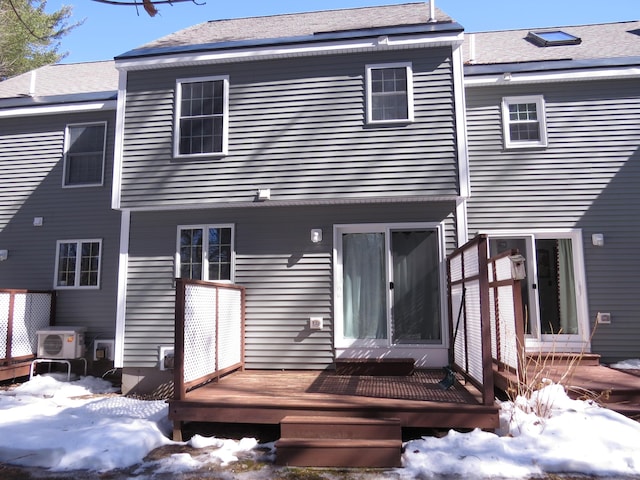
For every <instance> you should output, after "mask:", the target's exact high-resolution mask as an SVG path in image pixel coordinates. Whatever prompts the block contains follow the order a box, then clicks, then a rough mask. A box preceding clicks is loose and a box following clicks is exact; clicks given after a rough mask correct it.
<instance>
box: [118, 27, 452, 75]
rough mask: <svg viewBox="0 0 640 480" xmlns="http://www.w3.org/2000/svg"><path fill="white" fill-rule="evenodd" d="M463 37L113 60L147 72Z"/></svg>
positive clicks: (387, 38) (424, 43)
mask: <svg viewBox="0 0 640 480" xmlns="http://www.w3.org/2000/svg"><path fill="white" fill-rule="evenodd" d="M462 39H463V36H462V33H457V34H454V33H451V32H443V33H440V34H438V33H429V34H421V35H398V36H390V35H389V36H387V35H380V36H378V37H375V38H363V39H355V40H342V41H334V42H318V43H306V44H303V45H300V44H297V45H284V46H271V47H263V48H238V49H227V50H219V51H215V50H214V51H207V52H194V53H179V54H171V55H162V54H159V55H154V56H148V57H142V58H131V59H116V68H117V69H119V70H149V69H156V68H163V67H179V66H188V65H203V64H211V63H228V62H241V61H253V60H267V59H274V58H286V57H301V56H313V55H330V54H338V53H347V52H356V51H375V50H395V49H402V48H419V47H437V46H445V45H448V46H451V45H454V46H457V45H459V44H461V43H462Z"/></svg>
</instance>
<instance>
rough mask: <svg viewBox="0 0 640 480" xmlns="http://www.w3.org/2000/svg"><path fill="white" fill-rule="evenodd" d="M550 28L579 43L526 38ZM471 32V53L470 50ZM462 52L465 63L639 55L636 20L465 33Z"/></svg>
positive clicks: (486, 63) (639, 32) (609, 57)
mask: <svg viewBox="0 0 640 480" xmlns="http://www.w3.org/2000/svg"><path fill="white" fill-rule="evenodd" d="M551 30H562V31H563V32H566V33H569V34H571V35H573V36H575V37H580V39H581V40H582V42H581V43H580V44H579V45H565V46H549V47H539V46H536V45H534V44H533V43H531V42H530V41H528V40H526V37H527V34H528V33H529V32H530V31H551ZM471 35H473V37H475V55H472V52H471V51H470V39H471ZM463 55H464V61H465V64H472V65H491V64H504V63H523V62H542V61H554V60H593V59H613V58H625V57H640V21H630V22H619V23H605V24H596V25H581V26H563V27H548V28H531V29H521V30H505V31H496V32H480V33H474V34H466V35H465V41H464V45H463ZM472 56H473V61H471V60H472V58H471V57H472Z"/></svg>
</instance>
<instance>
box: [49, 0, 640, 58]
mask: <svg viewBox="0 0 640 480" xmlns="http://www.w3.org/2000/svg"><path fill="white" fill-rule="evenodd" d="M409 1H412V0H304V1H302V0H271V1H270V0H235V1H232V2H224V1H222V0H196V2H197V3H198V4H196V3H191V2H184V3H176V4H174V5H173V6H172V5H168V4H167V5H159V10H160V13H159V15H157V16H156V17H153V18H151V17H149V16H148V15H147V14H146V13H145V12H144V10H143V9H142V8H140V9H139V12H138V14H136V9H135V8H134V7H124V6H112V5H105V4H100V3H97V2H93V1H91V0H49V1H48V3H47V10H48V11H53V10H56V9H59V8H60V6H61V5H68V4H70V5H72V6H73V12H74V14H73V21H78V20H82V19H85V22H84V24H83V25H81V26H80V27H77V28H76V29H75V30H74V31H73V32H72V33H70V34H69V35H67V36H66V37H64V39H63V41H62V46H61V51H62V52H69V55H68V56H67V57H66V58H65V59H64V60H63V63H71V62H86V61H94V60H109V59H112V58H113V57H114V56H116V55H119V54H121V53H124V52H126V51H128V50H131V49H133V48H135V47H138V46H140V45H142V44H144V43H147V42H149V41H151V40H155V39H156V38H160V37H162V36H164V35H168V34H169V33H172V32H175V31H177V30H180V29H183V28H186V27H189V26H191V25H195V24H197V23H201V22H205V21H207V20H218V19H227V18H238V17H253V16H259V15H276V14H282V13H295V12H303V11H316V10H328V9H339V8H357V7H367V6H378V5H390V4H400V3H408V2H409ZM435 2H436V3H435V4H436V6H437V7H438V8H440V9H441V10H443V11H444V12H446V13H447V14H448V15H449V16H451V17H452V18H454V19H455V20H456V21H457V22H458V23H460V24H461V25H462V26H464V27H465V29H466V31H468V32H479V31H488V30H507V29H516V28H534V27H537V28H540V27H557V26H566V25H582V24H593V23H603V22H618V21H627V20H640V0H608V1H603V0H435Z"/></svg>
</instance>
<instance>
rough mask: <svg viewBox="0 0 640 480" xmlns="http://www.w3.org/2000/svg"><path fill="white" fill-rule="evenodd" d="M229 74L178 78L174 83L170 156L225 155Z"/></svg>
mask: <svg viewBox="0 0 640 480" xmlns="http://www.w3.org/2000/svg"><path fill="white" fill-rule="evenodd" d="M228 110H229V77H227V76H222V77H205V78H197V79H180V80H178V81H177V83H176V106H175V125H174V138H173V140H174V141H173V143H174V156H176V157H194V156H210V155H225V154H226V153H227V136H228V122H229V119H228V117H229V112H228Z"/></svg>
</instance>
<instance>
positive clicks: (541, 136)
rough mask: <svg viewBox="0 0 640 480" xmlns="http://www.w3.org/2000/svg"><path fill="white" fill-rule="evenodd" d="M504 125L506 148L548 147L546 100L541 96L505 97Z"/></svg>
mask: <svg viewBox="0 0 640 480" xmlns="http://www.w3.org/2000/svg"><path fill="white" fill-rule="evenodd" d="M502 124H503V135H504V142H505V148H531V147H546V146H547V126H546V120H545V111H544V98H543V97H542V96H541V95H533V96H524V97H504V98H503V99H502Z"/></svg>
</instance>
